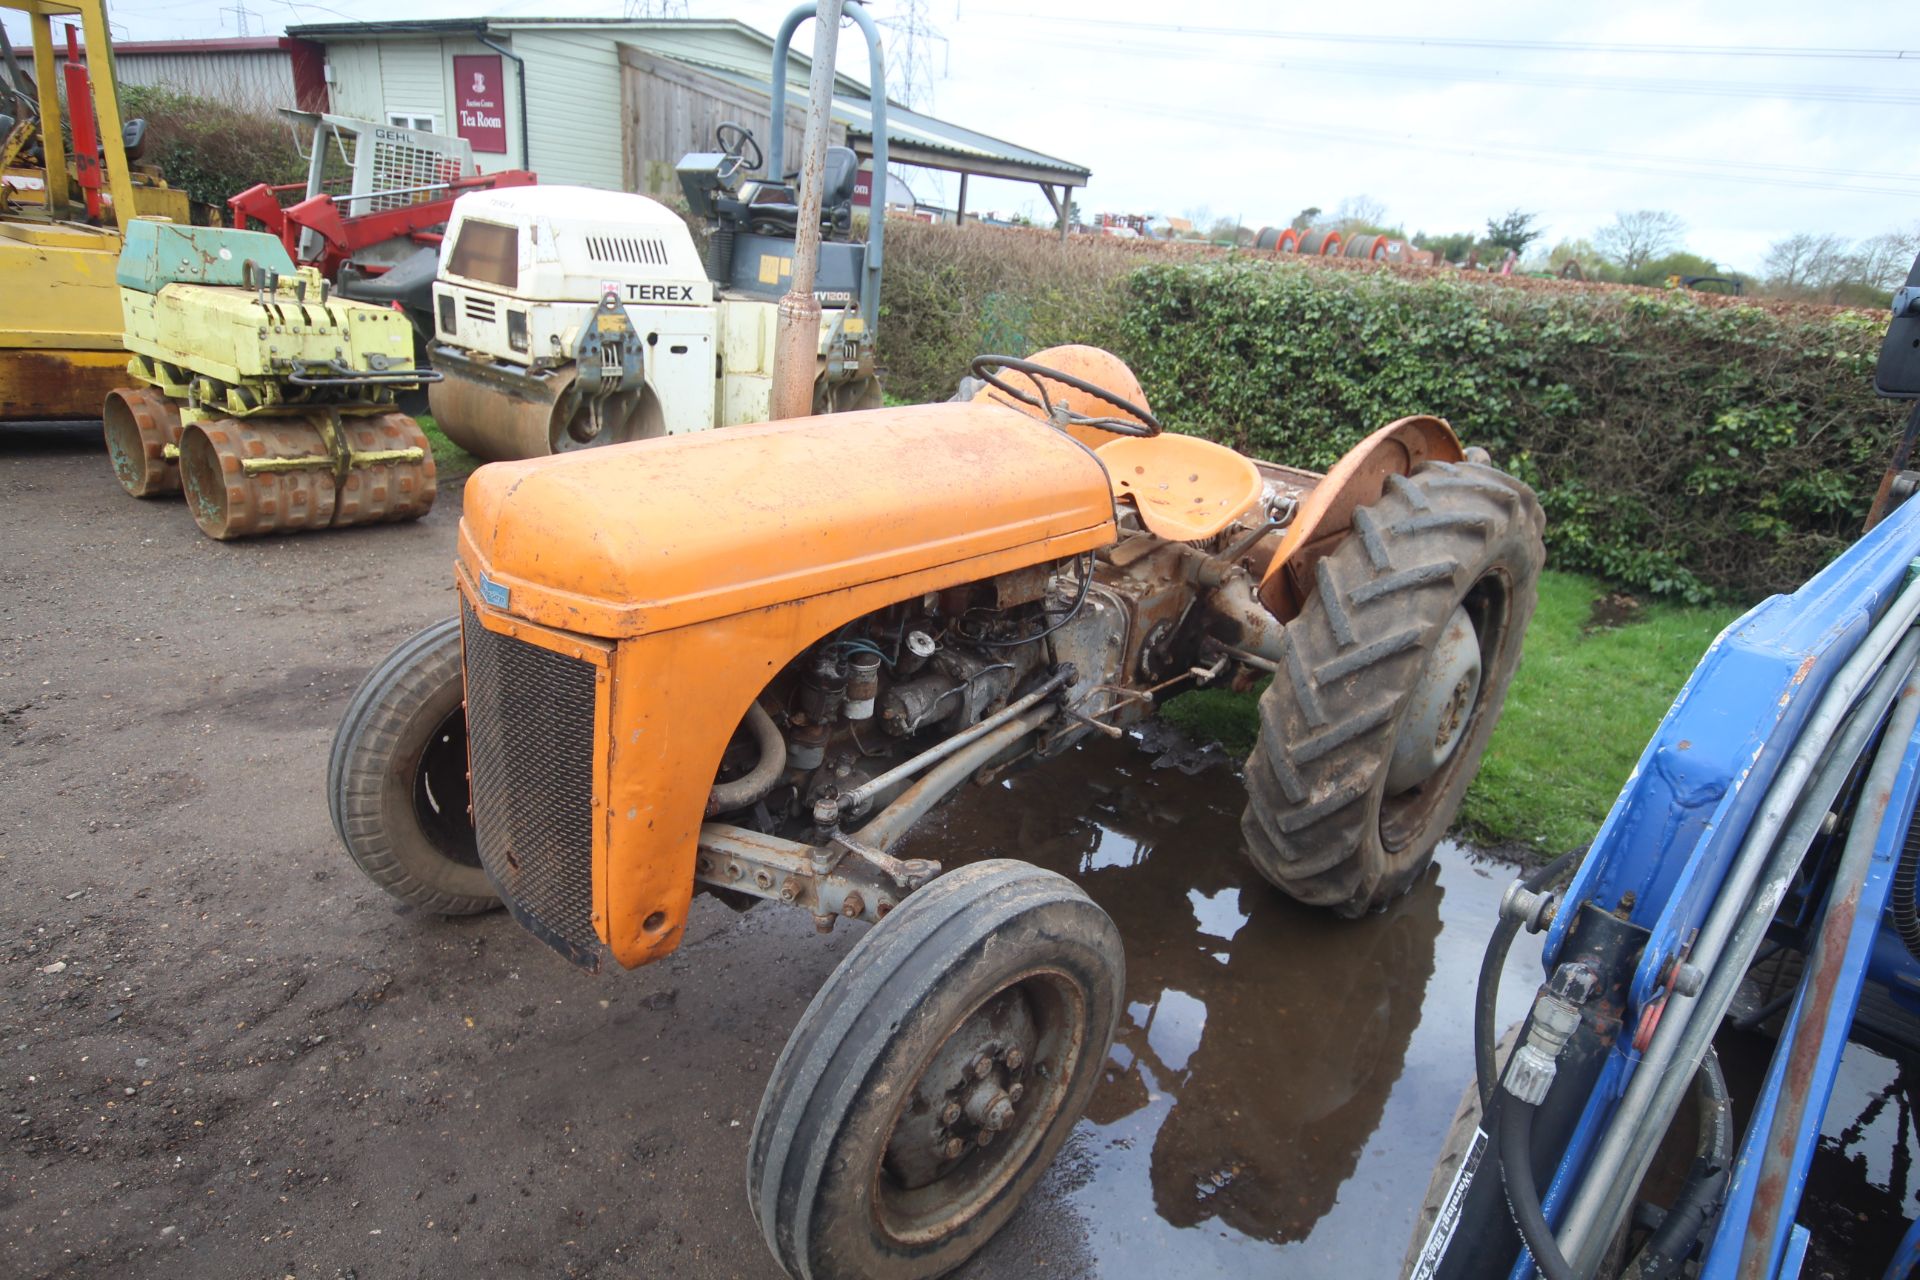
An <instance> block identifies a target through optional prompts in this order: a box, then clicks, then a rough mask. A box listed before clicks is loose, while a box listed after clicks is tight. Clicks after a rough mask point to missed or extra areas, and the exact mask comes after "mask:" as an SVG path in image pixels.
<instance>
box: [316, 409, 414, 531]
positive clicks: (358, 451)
mask: <svg viewBox="0 0 1920 1280" xmlns="http://www.w3.org/2000/svg"><path fill="white" fill-rule="evenodd" d="M340 431H341V434H342V435H343V436H344V437H345V438H346V442H347V445H348V447H349V448H351V449H352V451H353V453H354V454H355V455H357V456H360V457H369V456H372V457H378V456H380V455H383V454H385V455H392V454H400V453H405V452H406V451H408V450H411V449H418V450H419V451H420V458H419V460H418V461H415V462H408V461H393V462H374V463H370V464H368V465H366V466H355V467H353V468H352V469H351V470H349V471H348V472H347V475H346V479H344V480H342V481H340V482H339V484H338V486H337V494H336V497H335V500H334V509H333V525H334V527H335V528H336V529H337V528H340V527H342V526H345V525H350V524H379V523H383V522H389V521H395V520H418V519H419V518H420V517H421V516H424V515H425V514H427V512H429V511H431V510H433V496H434V486H435V484H436V483H437V481H438V476H437V474H436V472H435V471H434V466H433V446H432V445H431V444H430V443H429V442H428V440H427V433H426V432H425V431H422V430H421V429H420V424H419V423H417V422H415V421H414V420H413V419H412V418H410V417H408V416H407V415H406V414H404V413H382V414H376V415H373V416H371V417H358V418H342V419H341V420H340Z"/></svg>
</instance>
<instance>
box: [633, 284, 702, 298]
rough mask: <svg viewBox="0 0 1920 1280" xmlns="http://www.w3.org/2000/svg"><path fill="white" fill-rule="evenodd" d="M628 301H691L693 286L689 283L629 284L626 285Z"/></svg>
mask: <svg viewBox="0 0 1920 1280" xmlns="http://www.w3.org/2000/svg"><path fill="white" fill-rule="evenodd" d="M627 301H628V302H692V301H693V286H692V285H690V284H630V285H628V286H627Z"/></svg>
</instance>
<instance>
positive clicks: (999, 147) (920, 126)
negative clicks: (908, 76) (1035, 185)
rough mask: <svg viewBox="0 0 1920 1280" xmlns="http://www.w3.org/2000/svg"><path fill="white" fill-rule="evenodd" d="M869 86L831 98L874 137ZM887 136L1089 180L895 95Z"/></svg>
mask: <svg viewBox="0 0 1920 1280" xmlns="http://www.w3.org/2000/svg"><path fill="white" fill-rule="evenodd" d="M648 52H649V53H651V54H653V56H655V57H657V58H665V59H667V60H668V61H669V62H682V63H685V64H687V65H688V66H697V67H699V68H700V69H701V70H702V71H703V72H705V73H706V74H708V75H711V76H717V77H719V78H720V79H723V80H730V81H732V82H733V83H735V84H738V85H740V86H742V87H743V88H748V89H752V90H754V91H756V92H758V93H771V91H772V87H773V86H772V85H771V84H770V83H769V82H768V81H767V80H766V78H765V77H762V76H752V75H747V74H745V73H744V72H741V71H737V70H735V69H733V68H731V67H723V66H720V65H718V64H716V63H712V62H705V61H701V60H699V59H694V58H688V57H684V56H678V55H674V54H668V53H661V52H659V51H657V50H652V49H650V50H648ZM855 83H856V84H858V83H859V82H858V81H856V82H855ZM865 88H866V86H865V85H861V86H860V90H861V91H860V92H859V93H858V94H848V93H845V92H841V93H836V94H835V95H834V98H833V118H834V119H835V120H836V121H838V122H839V123H840V124H843V125H845V126H846V128H847V132H848V133H850V134H853V135H855V136H857V137H862V138H871V137H872V136H873V109H872V105H871V103H870V101H869V98H868V95H867V93H866V92H865ZM792 92H794V90H793V89H790V90H789V93H792ZM799 93H800V94H801V96H802V97H803V98H804V96H805V89H804V88H800V89H799ZM887 142H888V144H889V145H895V144H898V145H904V146H912V147H919V148H924V149H926V150H928V151H937V152H940V153H941V154H943V155H947V156H951V157H952V158H953V159H954V160H955V161H957V162H961V163H964V162H965V161H967V160H985V161H993V162H996V163H999V164H1003V165H1015V166H1018V167H1020V168H1024V169H1032V170H1035V171H1036V172H1035V174H1034V176H1033V179H1032V180H1033V181H1035V182H1064V183H1066V184H1068V185H1069V186H1085V185H1086V182H1087V178H1088V176H1089V174H1090V172H1091V171H1090V170H1088V169H1087V168H1086V167H1085V166H1084V165H1077V164H1074V163H1073V162H1072V161H1071V160H1062V159H1060V158H1058V157H1057V156H1050V155H1046V154H1044V153H1042V152H1039V151H1034V150H1032V149H1031V148H1029V147H1022V146H1017V145H1015V144H1014V143H1011V142H1006V141H1004V140H1002V139H1000V138H994V137H989V136H988V135H987V134H984V133H980V132H978V131H977V130H974V129H968V128H964V127H962V126H961V125H957V124H953V123H951V122H949V121H946V120H940V119H937V118H935V117H933V116H929V115H923V114H921V113H920V112H918V111H913V110H910V109H908V108H907V107H904V106H901V105H900V104H899V103H897V102H894V101H893V100H892V99H888V101H887Z"/></svg>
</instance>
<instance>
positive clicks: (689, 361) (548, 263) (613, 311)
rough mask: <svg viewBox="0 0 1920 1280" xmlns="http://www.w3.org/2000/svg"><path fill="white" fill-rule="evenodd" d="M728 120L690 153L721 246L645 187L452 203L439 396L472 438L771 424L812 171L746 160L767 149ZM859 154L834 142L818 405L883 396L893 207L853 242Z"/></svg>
mask: <svg viewBox="0 0 1920 1280" xmlns="http://www.w3.org/2000/svg"><path fill="white" fill-rule="evenodd" d="M719 133H720V137H719V140H718V145H719V149H718V150H716V151H713V152H700V153H695V154H693V155H689V156H687V157H686V158H684V159H683V160H682V161H681V162H680V166H679V168H680V178H681V183H682V185H683V187H684V188H685V189H686V191H687V194H688V197H689V201H690V203H691V205H692V207H693V209H694V212H695V214H696V215H697V216H700V217H702V218H704V219H706V220H707V221H708V223H709V225H710V227H711V237H710V241H709V251H708V253H707V255H706V256H705V257H704V258H703V257H702V255H701V253H700V252H699V250H698V249H696V248H695V246H694V242H693V236H692V234H691V233H690V232H689V231H688V229H687V226H686V224H685V223H684V222H682V221H681V219H680V218H679V217H678V216H677V215H676V214H675V213H674V212H673V211H672V210H670V209H668V208H667V207H666V206H665V205H663V204H661V203H659V202H658V201H656V200H651V199H649V198H647V197H646V196H639V195H627V194H622V193H618V192H611V191H599V190H594V189H590V188H585V187H547V186H542V187H517V188H512V189H508V190H501V191H485V192H477V193H475V194H473V195H468V196H462V197H461V198H460V199H459V200H457V201H455V202H454V207H453V216H452V220H451V221H450V222H449V223H448V225H447V231H446V237H445V239H444V240H443V241H442V243H441V246H440V268H439V276H438V279H437V280H436V281H435V282H434V286H433V298H434V342H433V345H432V348H431V356H432V361H433V366H434V368H435V369H437V370H439V371H440V373H441V375H442V378H441V380H440V381H439V382H437V383H434V384H433V387H432V390H431V392H430V396H429V399H430V404H431V407H432V411H433V416H434V418H435V420H436V421H437V422H438V423H439V424H440V428H441V429H442V430H443V431H445V432H446V433H447V435H448V436H449V437H450V438H451V439H452V440H453V441H454V442H455V443H456V444H458V445H460V446H461V447H462V448H464V449H466V450H467V451H468V452H470V453H473V454H476V455H477V456H479V457H482V458H486V459H488V460H495V461H497V460H502V459H509V458H530V457H538V456H540V455H543V454H548V453H560V452H565V451H567V450H571V449H579V448H584V447H589V446H593V445H600V444H613V443H618V442H621V441H625V440H642V439H647V438H650V437H653V436H659V435H667V434H674V433H679V432H685V431H704V430H707V429H708V428H710V427H717V426H735V425H739V424H742V423H754V422H765V421H767V419H768V417H769V416H770V415H769V412H768V406H769V401H770V398H771V394H772V387H773V349H774V328H775V317H776V313H777V308H778V304H779V300H780V297H781V295H782V294H784V293H785V292H786V291H787V288H788V285H789V283H790V280H791V276H792V272H793V242H794V238H795V236H794V227H795V217H796V215H797V213H798V208H797V200H796V196H795V184H794V183H793V181H792V180H791V179H785V178H783V179H774V178H764V179H757V178H752V177H749V176H748V175H749V174H750V172H751V171H752V170H753V169H757V168H759V167H760V163H761V158H760V152H759V148H758V146H757V145H755V143H754V139H753V135H752V134H751V133H749V132H748V131H747V130H745V129H744V128H741V127H740V126H738V125H733V124H727V125H723V126H721V128H720V130H719ZM776 155H777V152H776ZM777 164H778V162H777V160H776V162H775V167H776V168H777ZM856 167H857V165H856V162H855V159H854V155H853V153H852V152H851V151H848V150H846V149H845V148H841V147H835V148H830V149H829V154H828V157H827V165H826V173H825V178H824V183H825V190H824V193H823V194H824V199H823V202H822V203H823V218H822V222H823V231H824V234H825V238H824V239H823V242H822V243H821V246H820V269H819V279H818V282H817V286H816V296H817V297H818V298H819V300H820V303H821V322H820V346H819V365H818V368H817V370H816V374H815V380H814V386H815V394H814V408H815V412H818V413H829V412H836V411H839V410H845V409H865V408H877V407H878V406H879V405H880V403H881V397H880V387H879V382H878V379H877V378H876V377H875V374H874V359H873V351H874V348H873V324H872V318H873V315H874V314H875V312H876V311H877V309H878V305H877V304H878V299H879V270H878V267H879V261H878V260H879V252H878V250H879V243H878V242H879V238H880V234H881V225H880V224H881V223H882V222H883V220H882V219H879V218H875V219H873V220H872V225H871V226H870V228H869V230H868V240H867V241H866V242H865V243H860V242H854V241H853V240H852V239H851V233H852V217H851V213H852V195H853V182H854V171H855V168H856Z"/></svg>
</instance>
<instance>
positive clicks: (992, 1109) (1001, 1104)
mask: <svg viewBox="0 0 1920 1280" xmlns="http://www.w3.org/2000/svg"><path fill="white" fill-rule="evenodd" d="M1012 1124H1013V1100H1012V1099H1011V1098H1010V1097H1008V1096H1007V1095H1006V1094H1004V1093H1003V1094H1001V1095H1000V1096H999V1097H997V1098H995V1099H994V1100H993V1101H992V1102H990V1103H988V1104H987V1116H986V1123H985V1124H984V1125H983V1126H982V1127H983V1128H986V1129H990V1130H992V1131H993V1132H995V1133H998V1132H1000V1131H1001V1130H1003V1129H1006V1128H1008V1127H1009V1126H1011V1125H1012Z"/></svg>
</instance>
